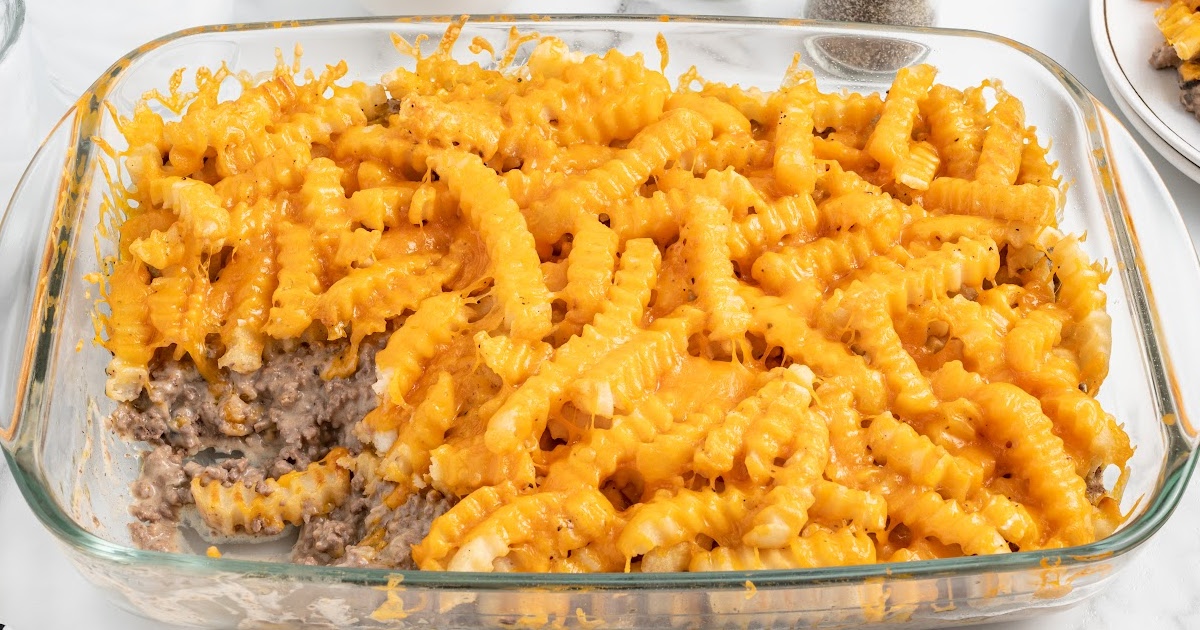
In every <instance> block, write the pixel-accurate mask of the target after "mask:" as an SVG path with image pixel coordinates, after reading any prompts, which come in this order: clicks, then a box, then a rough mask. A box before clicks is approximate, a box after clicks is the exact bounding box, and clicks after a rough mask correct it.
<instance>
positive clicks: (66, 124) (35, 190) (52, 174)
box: [0, 107, 78, 452]
mask: <svg viewBox="0 0 1200 630" xmlns="http://www.w3.org/2000/svg"><path fill="white" fill-rule="evenodd" d="M76 112H77V108H74V107H73V108H71V110H70V111H68V112H67V114H66V115H65V116H63V118H62V120H60V121H59V122H58V124H57V125H56V126H55V127H54V130H53V131H51V132H50V135H49V136H47V137H46V140H45V141H44V142H42V145H41V147H39V148H38V151H37V153H36V154H34V156H33V160H31V161H30V163H29V166H28V167H26V169H25V173H24V175H22V177H21V181H20V182H19V183H18V184H17V187H16V190H15V191H14V192H13V195H12V199H11V200H10V201H9V204H8V208H7V209H6V210H5V212H4V215H3V216H2V217H0V446H3V447H4V448H5V449H7V450H9V451H10V452H15V451H16V449H17V447H18V445H19V443H20V441H21V437H22V434H27V433H28V430H25V429H24V428H23V427H22V426H21V425H22V422H21V419H22V417H23V416H24V412H25V409H26V402H27V401H26V394H27V393H28V392H29V391H30V383H29V379H30V376H31V372H32V369H33V366H34V363H35V361H36V358H37V357H36V356H35V350H36V346H37V342H38V336H39V333H41V332H44V331H41V328H42V326H43V324H42V322H45V321H46V319H45V311H46V308H47V307H48V306H49V305H48V304H47V300H46V295H47V291H46V288H47V287H46V286H45V285H46V284H47V283H48V282H50V278H48V271H49V269H50V262H51V259H52V256H54V254H55V251H56V250H57V249H58V248H57V247H56V242H57V239H58V230H51V229H50V228H51V221H53V220H54V217H61V216H64V215H63V212H62V211H63V209H64V204H65V203H66V202H67V197H68V194H69V191H68V184H69V181H70V180H69V178H70V174H69V173H66V172H65V165H66V164H67V160H69V159H70V158H71V156H72V155H74V153H75V151H76V149H77V147H76V146H75V145H73V144H72V143H71V138H72V137H74V128H75V126H76V124H77V122H78V121H77V117H76Z"/></svg>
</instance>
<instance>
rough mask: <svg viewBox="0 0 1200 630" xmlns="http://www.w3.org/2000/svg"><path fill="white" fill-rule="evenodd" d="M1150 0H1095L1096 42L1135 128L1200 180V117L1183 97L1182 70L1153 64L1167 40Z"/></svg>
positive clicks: (1115, 93)
mask: <svg viewBox="0 0 1200 630" xmlns="http://www.w3.org/2000/svg"><path fill="white" fill-rule="evenodd" d="M1160 6H1162V5H1161V4H1160V3H1158V2H1152V1H1149V0H1093V2H1092V15H1091V22H1092V44H1093V45H1094V46H1095V48H1096V58H1097V61H1098V62H1099V63H1100V71H1101V73H1102V74H1103V75H1104V81H1105V83H1107V84H1108V88H1109V90H1111V91H1112V93H1113V96H1114V97H1115V98H1116V101H1117V105H1118V106H1119V107H1120V108H1121V111H1123V112H1124V113H1125V115H1126V116H1127V117H1128V118H1129V120H1130V121H1131V122H1132V123H1133V127H1134V129H1136V130H1137V131H1138V133H1140V134H1141V135H1142V136H1143V137H1145V138H1146V140H1147V141H1149V143H1150V145H1151V146H1153V147H1154V148H1155V150H1157V151H1158V152H1159V153H1161V154H1162V156H1163V157H1164V158H1166V159H1167V161H1168V162H1170V163H1171V164H1172V165H1174V166H1175V167H1176V168H1178V169H1179V170H1180V171H1182V172H1183V173H1184V174H1185V175H1187V176H1188V177H1190V178H1192V179H1194V180H1196V181H1197V182H1200V120H1196V119H1195V117H1193V116H1192V114H1191V113H1190V112H1188V111H1187V110H1185V109H1184V108H1183V105H1181V104H1180V102H1179V85H1178V82H1177V80H1176V74H1175V72H1173V71H1170V70H1155V69H1154V68H1152V67H1151V66H1150V61H1149V59H1150V53H1152V52H1153V51H1154V49H1155V48H1157V47H1158V45H1159V44H1161V43H1162V41H1163V37H1162V33H1161V32H1159V30H1158V26H1157V25H1156V24H1155V22H1154V10H1155V9H1157V8H1158V7H1160Z"/></svg>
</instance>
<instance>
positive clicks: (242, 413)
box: [109, 342, 452, 568]
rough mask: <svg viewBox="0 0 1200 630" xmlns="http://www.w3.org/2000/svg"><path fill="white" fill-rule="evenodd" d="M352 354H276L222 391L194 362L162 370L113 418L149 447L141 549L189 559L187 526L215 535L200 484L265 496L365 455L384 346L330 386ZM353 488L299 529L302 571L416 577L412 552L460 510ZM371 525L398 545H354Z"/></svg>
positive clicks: (138, 527) (373, 347)
mask: <svg viewBox="0 0 1200 630" xmlns="http://www.w3.org/2000/svg"><path fill="white" fill-rule="evenodd" d="M344 349H345V345H344V343H337V342H334V343H328V342H321V343H300V344H296V345H294V346H290V347H279V348H273V349H268V351H267V352H266V354H265V355H264V358H263V366H262V368H261V369H260V370H258V371H256V372H253V373H250V374H239V373H236V372H230V371H223V372H222V373H221V379H220V380H219V382H217V383H211V384H210V383H209V382H207V381H206V380H205V379H204V378H203V377H202V376H201V375H200V374H199V372H197V370H196V368H195V366H194V365H193V364H192V363H191V362H190V361H189V360H187V359H184V360H182V361H178V360H174V359H170V358H167V359H164V360H160V361H159V362H158V364H157V366H156V367H155V368H154V369H153V370H152V371H151V375H150V382H149V383H148V384H147V386H146V388H145V389H144V390H143V392H142V394H141V396H140V397H139V398H138V399H137V400H134V401H132V402H129V403H121V404H120V406H119V407H118V408H117V409H116V411H114V412H113V414H112V416H111V417H110V418H109V421H110V424H111V425H112V428H113V429H114V430H116V431H117V432H118V433H119V434H121V435H122V436H124V437H125V438H127V439H133V440H138V441H141V442H145V443H146V444H148V445H149V446H150V449H149V450H147V451H146V452H145V454H144V459H143V464H142V472H141V476H140V477H139V478H138V479H137V480H136V481H135V482H134V483H133V487H132V494H133V498H134V501H133V505H132V507H131V512H132V515H133V516H134V517H135V519H136V521H135V522H133V523H132V524H131V525H130V530H131V533H132V537H133V540H134V543H135V544H137V545H138V546H139V547H142V548H144V549H153V550H159V551H175V550H178V548H179V543H180V526H181V523H186V524H188V525H192V524H198V526H197V532H198V533H199V534H200V535H201V536H202V537H208V534H209V532H207V531H204V530H205V528H204V526H203V524H200V521H199V519H198V518H189V511H190V510H191V509H192V508H191V507H190V506H191V504H192V496H191V490H190V484H191V482H192V480H193V479H194V478H197V477H199V478H200V479H201V480H202V481H205V482H208V481H212V480H217V481H220V482H222V483H223V484H225V485H232V484H234V483H241V484H244V485H246V486H248V487H252V488H254V489H255V490H256V491H257V492H259V493H264V492H266V491H267V488H266V485H265V480H266V479H268V478H278V477H280V476H281V475H284V474H286V473H288V472H291V471H293V470H301V469H304V468H305V467H306V466H308V465H309V464H310V463H312V462H314V461H316V460H319V459H321V458H322V457H324V456H325V454H326V453H328V452H329V450H330V449H331V448H333V447H334V446H337V445H342V446H346V447H348V448H349V449H350V451H351V453H352V454H357V453H358V452H359V450H361V445H360V443H359V441H358V439H357V438H356V437H355V435H354V431H353V430H352V429H353V427H354V425H355V423H356V422H358V421H359V420H361V419H362V418H363V416H365V415H366V414H367V412H369V411H370V410H371V409H373V408H374V407H375V405H376V402H377V395H376V393H375V392H374V391H373V390H372V385H373V384H374V383H375V380H376V376H375V363H374V355H375V352H376V351H377V350H378V349H379V345H378V344H372V343H365V344H363V347H362V350H361V353H360V356H359V369H358V371H357V372H355V373H354V374H353V375H352V376H350V377H348V378H335V379H330V380H326V379H323V378H322V377H321V373H322V371H323V370H324V369H325V367H326V366H327V365H329V363H330V361H331V360H332V359H333V358H335V357H336V356H337V355H338V354H339V353H341V352H342V351H343V350H344ZM241 434H244V435H241ZM353 483H354V486H353V488H352V493H351V497H350V498H349V499H348V500H347V501H345V502H344V503H343V504H342V505H340V506H339V507H338V508H337V509H336V510H334V511H333V512H331V513H330V514H328V515H324V516H316V517H312V518H311V519H309V520H308V522H306V523H305V524H303V525H302V526H301V527H300V528H299V538H298V541H297V542H296V544H295V546H294V549H293V558H292V559H293V561H295V562H300V563H304V564H348V565H355V566H372V565H378V566H394V567H402V568H413V565H412V559H411V554H410V545H411V544H415V543H417V542H419V541H420V540H421V538H423V537H424V536H425V534H426V532H428V530H429V524H430V522H432V520H433V519H434V518H436V517H437V516H438V515H440V514H442V513H443V512H445V511H446V509H448V508H449V507H450V505H452V503H451V502H450V501H449V500H448V499H446V498H444V497H442V496H441V495H440V494H438V493H437V492H436V491H433V490H429V491H426V492H425V493H423V494H417V495H414V496H413V497H412V498H410V499H409V500H408V501H407V502H406V503H405V504H403V505H401V506H400V507H398V508H396V509H389V508H388V507H387V506H386V505H384V503H383V501H382V497H384V496H386V495H387V493H388V492H389V491H390V488H386V487H382V486H381V487H380V488H377V489H376V490H375V492H373V493H371V494H370V496H367V494H366V493H365V491H364V489H363V488H362V487H361V482H360V481H358V480H357V479H356V480H355V481H354V482H353ZM368 523H369V524H370V525H371V526H372V527H384V528H386V533H387V538H386V540H389V541H391V542H390V543H389V544H388V545H387V547H385V548H384V549H383V550H381V551H376V550H374V549H365V548H356V547H354V546H353V543H354V542H355V541H359V540H361V539H362V538H363V535H364V533H365V528H366V526H367V524H368ZM261 529H262V528H261V523H251V524H250V526H249V527H247V530H248V531H247V533H248V534H252V535H253V534H260V533H263V532H262V531H261ZM267 533H271V532H267Z"/></svg>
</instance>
